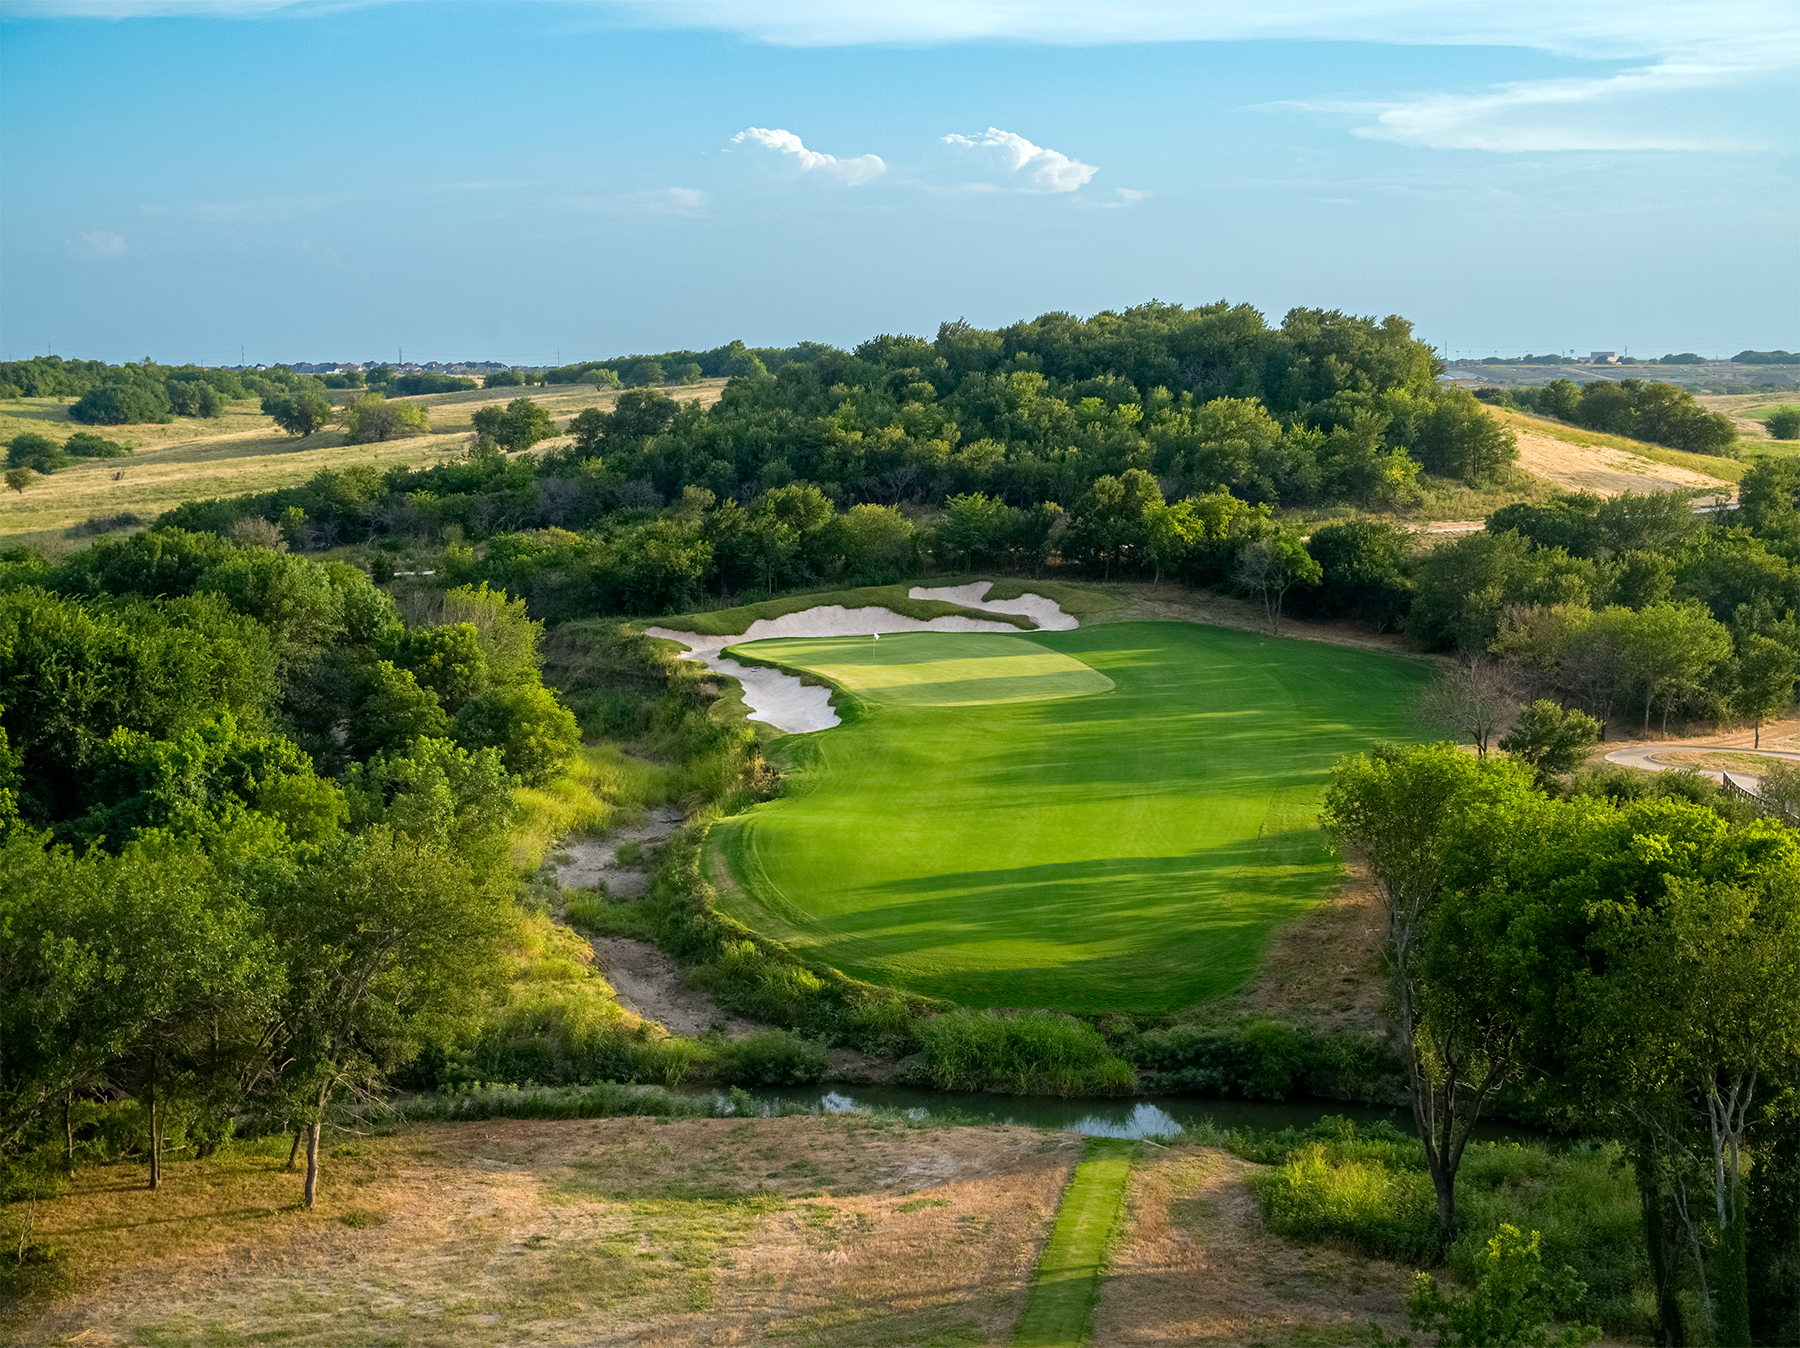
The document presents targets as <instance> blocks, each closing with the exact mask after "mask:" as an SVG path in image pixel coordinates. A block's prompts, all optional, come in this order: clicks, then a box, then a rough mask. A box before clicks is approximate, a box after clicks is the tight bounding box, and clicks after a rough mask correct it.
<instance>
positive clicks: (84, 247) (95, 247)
mask: <svg viewBox="0 0 1800 1348" xmlns="http://www.w3.org/2000/svg"><path fill="white" fill-rule="evenodd" d="M73 247H74V249H75V251H76V252H77V253H80V254H81V255H82V256H83V257H120V256H123V254H124V252H125V240H124V239H122V238H120V237H119V236H118V235H117V234H114V233H113V232H112V231H111V230H110V229H90V230H88V231H87V232H86V233H85V234H83V235H82V236H81V237H80V238H79V239H77V240H76V241H75V243H74V245H73Z"/></svg>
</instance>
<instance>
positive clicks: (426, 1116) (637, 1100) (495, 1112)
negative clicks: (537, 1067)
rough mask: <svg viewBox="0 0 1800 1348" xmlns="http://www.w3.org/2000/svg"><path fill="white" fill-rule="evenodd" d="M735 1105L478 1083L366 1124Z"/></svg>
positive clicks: (396, 1106) (600, 1089)
mask: <svg viewBox="0 0 1800 1348" xmlns="http://www.w3.org/2000/svg"><path fill="white" fill-rule="evenodd" d="M730 1108H731V1107H730V1105H729V1104H726V1103H725V1102H722V1101H721V1100H720V1099H719V1098H718V1097H717V1096H715V1095H713V1094H711V1093H710V1092H706V1093H697V1094H692V1095H688V1094H678V1093H676V1092H674V1091H671V1090H666V1089H664V1088H662V1087H660V1086H628V1085H623V1084H621V1083H619V1082H616V1081H603V1082H600V1083H599V1084H598V1085H594V1086H584V1087H562V1088H549V1089H539V1088H533V1087H526V1088H524V1089H521V1088H520V1087H519V1086H517V1085H515V1084H510V1083H487V1082H475V1083H472V1084H470V1085H468V1086H464V1087H457V1088H452V1089H450V1090H447V1091H442V1092H439V1093H437V1094H433V1095H415V1096H412V1097H411V1098H409V1099H405V1100H399V1101H396V1102H394V1103H393V1104H391V1105H386V1106H383V1107H381V1108H380V1109H378V1110H376V1111H374V1112H373V1113H367V1114H364V1115H363V1116H361V1117H362V1121H363V1122H364V1123H376V1124H379V1123H381V1122H384V1121H392V1122H395V1123H456V1122H466V1121H471V1120H480V1119H610V1118H623V1117H655V1118H677V1119H706V1118H715V1117H717V1116H719V1115H721V1114H725V1113H728V1112H730Z"/></svg>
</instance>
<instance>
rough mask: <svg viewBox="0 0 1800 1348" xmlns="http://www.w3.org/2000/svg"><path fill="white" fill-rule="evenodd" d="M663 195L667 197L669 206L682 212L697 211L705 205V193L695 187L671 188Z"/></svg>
mask: <svg viewBox="0 0 1800 1348" xmlns="http://www.w3.org/2000/svg"><path fill="white" fill-rule="evenodd" d="M663 195H664V196H666V197H668V199H669V202H670V204H672V205H675V206H679V207H681V208H682V209H683V210H688V211H697V210H699V209H700V208H701V207H702V206H704V205H706V193H704V192H702V191H701V190H700V189H699V188H697V187H671V188H669V189H668V190H667V191H666V192H664V193H663Z"/></svg>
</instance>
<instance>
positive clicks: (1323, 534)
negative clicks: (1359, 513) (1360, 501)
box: [1306, 517, 1412, 632]
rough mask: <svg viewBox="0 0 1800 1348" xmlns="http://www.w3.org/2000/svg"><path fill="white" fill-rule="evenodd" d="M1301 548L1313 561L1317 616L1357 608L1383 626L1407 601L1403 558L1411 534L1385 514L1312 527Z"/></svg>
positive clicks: (1379, 628) (1397, 616)
mask: <svg viewBox="0 0 1800 1348" xmlns="http://www.w3.org/2000/svg"><path fill="white" fill-rule="evenodd" d="M1306 550H1307V551H1308V552H1310V553H1311V554H1312V555H1313V557H1314V559H1315V560H1316V561H1317V562H1318V563H1319V571H1320V581H1319V589H1318V590H1317V592H1316V594H1315V595H1314V596H1313V597H1312V600H1311V604H1310V607H1311V608H1312V609H1313V611H1315V612H1317V613H1318V614H1320V615H1321V616H1323V617H1328V618H1333V617H1339V616H1343V615H1347V614H1358V615H1360V616H1362V617H1363V618H1366V619H1368V620H1369V621H1370V622H1372V623H1374V624H1375V630H1376V631H1378V632H1380V631H1385V630H1386V629H1387V628H1389V627H1392V626H1394V625H1395V624H1396V623H1398V622H1399V621H1400V619H1401V618H1402V617H1403V616H1404V615H1405V613H1406V609H1407V606H1408V605H1409V604H1410V603H1411V601H1412V584H1411V582H1410V581H1409V580H1408V579H1407V577H1406V563H1407V560H1408V558H1409V556H1410V555H1411V551H1412V539H1411V535H1410V534H1408V533H1407V532H1406V531H1405V530H1404V529H1402V528H1400V527H1399V526H1398V525H1395V524H1390V523H1388V522H1387V521H1385V520H1375V519H1369V518H1367V517H1358V518H1355V519H1348V520H1337V521H1334V522H1333V523H1331V524H1326V525H1321V526H1320V527H1319V528H1317V529H1315V530H1313V535H1312V537H1311V538H1309V539H1308V540H1307V542H1306Z"/></svg>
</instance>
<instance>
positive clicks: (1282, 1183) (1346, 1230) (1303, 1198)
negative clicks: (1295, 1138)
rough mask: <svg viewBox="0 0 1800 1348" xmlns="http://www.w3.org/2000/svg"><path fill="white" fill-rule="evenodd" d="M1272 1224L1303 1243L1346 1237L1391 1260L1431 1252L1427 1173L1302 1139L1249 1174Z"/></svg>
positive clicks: (1432, 1217) (1338, 1241) (1433, 1203)
mask: <svg viewBox="0 0 1800 1348" xmlns="http://www.w3.org/2000/svg"><path fill="white" fill-rule="evenodd" d="M1255 1187H1256V1191H1257V1195H1258V1197H1260V1198H1261V1199H1262V1204H1263V1215H1264V1216H1265V1217H1266V1218H1267V1220H1268V1223H1269V1226H1270V1227H1271V1229H1273V1230H1274V1231H1276V1232H1277V1233H1279V1234H1280V1235H1283V1236H1286V1237H1287V1238H1288V1239H1290V1240H1297V1241H1300V1242H1302V1243H1306V1244H1330V1245H1344V1246H1348V1247H1349V1248H1351V1249H1355V1250H1358V1251H1360V1252H1361V1253H1363V1254H1372V1255H1375V1256H1377V1257H1378V1258H1382V1259H1392V1260H1394V1261H1395V1262H1396V1263H1403V1264H1422V1263H1430V1262H1433V1261H1435V1260H1436V1258H1437V1235H1436V1230H1437V1227H1436V1223H1437V1199H1436V1196H1435V1194H1434V1193H1433V1191H1432V1187H1431V1177H1430V1176H1429V1175H1427V1174H1424V1173H1423V1172H1420V1171H1416V1170H1391V1169H1389V1168H1388V1167H1386V1166H1384V1165H1382V1164H1380V1163H1379V1162H1371V1161H1354V1160H1346V1159H1340V1158H1334V1157H1332V1156H1330V1155H1329V1154H1328V1152H1327V1150H1326V1147H1325V1145H1324V1144H1323V1143H1319V1142H1315V1143H1313V1144H1311V1145H1310V1146H1307V1147H1303V1148H1301V1149H1300V1150H1299V1151H1297V1152H1296V1153H1294V1155H1292V1156H1290V1157H1289V1158H1288V1159H1287V1160H1286V1161H1285V1162H1283V1163H1282V1164H1281V1165H1279V1166H1277V1167H1276V1168H1275V1169H1274V1170H1271V1171H1269V1172H1267V1173H1265V1174H1262V1175H1258V1176H1257V1177H1256V1180H1255Z"/></svg>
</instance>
